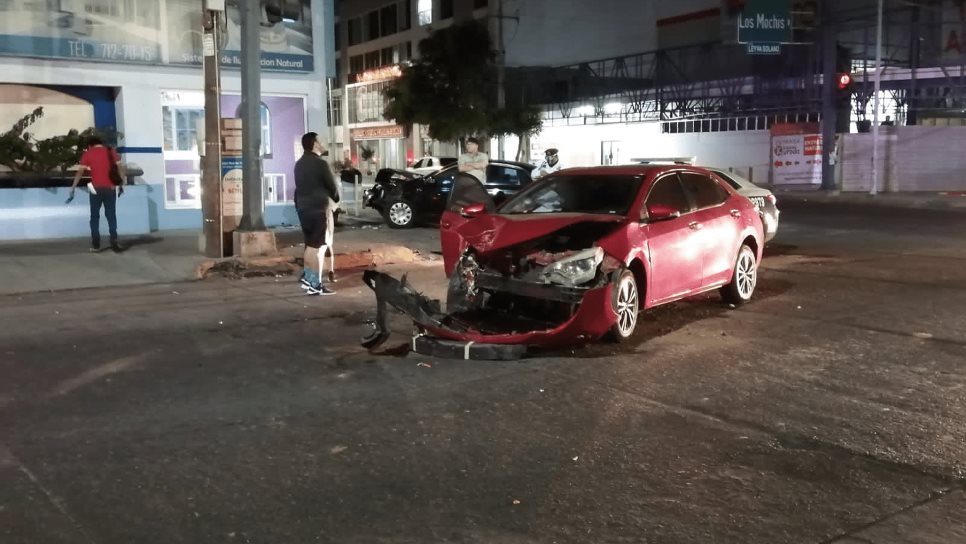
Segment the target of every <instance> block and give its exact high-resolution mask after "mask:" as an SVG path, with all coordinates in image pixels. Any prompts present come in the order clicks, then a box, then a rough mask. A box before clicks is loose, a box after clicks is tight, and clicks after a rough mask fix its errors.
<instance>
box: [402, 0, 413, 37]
mask: <svg viewBox="0 0 966 544" xmlns="http://www.w3.org/2000/svg"><path fill="white" fill-rule="evenodd" d="M402 5H403V11H402V17H401V18H400V19H399V30H409V29H410V28H412V26H413V23H412V17H413V0H406V1H405V2H403V4H402Z"/></svg>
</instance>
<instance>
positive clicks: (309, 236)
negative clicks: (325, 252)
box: [298, 210, 325, 248]
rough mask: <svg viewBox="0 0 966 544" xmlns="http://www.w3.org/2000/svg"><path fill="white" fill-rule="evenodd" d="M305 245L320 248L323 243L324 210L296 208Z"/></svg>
mask: <svg viewBox="0 0 966 544" xmlns="http://www.w3.org/2000/svg"><path fill="white" fill-rule="evenodd" d="M298 214H299V223H300V224H301V225H302V234H304V235H305V246H306V247H314V248H320V247H322V245H324V244H325V210H298Z"/></svg>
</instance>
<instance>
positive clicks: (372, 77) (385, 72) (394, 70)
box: [352, 64, 402, 83]
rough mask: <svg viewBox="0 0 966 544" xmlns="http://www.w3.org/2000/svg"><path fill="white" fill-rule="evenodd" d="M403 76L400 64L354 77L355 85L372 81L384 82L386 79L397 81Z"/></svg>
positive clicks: (360, 73)
mask: <svg viewBox="0 0 966 544" xmlns="http://www.w3.org/2000/svg"><path fill="white" fill-rule="evenodd" d="M400 76H402V68H400V67H399V65H398V64H393V65H392V66H383V67H381V68H373V69H372V70H366V71H365V72H359V73H358V74H353V75H352V80H353V83H369V82H371V81H382V80H384V79H395V78H397V77H400Z"/></svg>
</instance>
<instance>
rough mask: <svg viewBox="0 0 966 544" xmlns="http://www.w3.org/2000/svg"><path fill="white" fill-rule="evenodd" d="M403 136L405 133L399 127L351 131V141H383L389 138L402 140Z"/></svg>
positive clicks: (367, 128)
mask: <svg viewBox="0 0 966 544" xmlns="http://www.w3.org/2000/svg"><path fill="white" fill-rule="evenodd" d="M405 136H406V132H405V131H404V130H403V127H401V126H399V125H389V126H384V127H366V128H354V129H352V139H353V140H385V139H389V138H403V137H405Z"/></svg>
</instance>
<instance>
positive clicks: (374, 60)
mask: <svg viewBox="0 0 966 544" xmlns="http://www.w3.org/2000/svg"><path fill="white" fill-rule="evenodd" d="M380 66H382V55H381V53H380V52H379V51H373V52H371V53H366V70H371V69H373V68H378V67H380Z"/></svg>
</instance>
